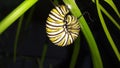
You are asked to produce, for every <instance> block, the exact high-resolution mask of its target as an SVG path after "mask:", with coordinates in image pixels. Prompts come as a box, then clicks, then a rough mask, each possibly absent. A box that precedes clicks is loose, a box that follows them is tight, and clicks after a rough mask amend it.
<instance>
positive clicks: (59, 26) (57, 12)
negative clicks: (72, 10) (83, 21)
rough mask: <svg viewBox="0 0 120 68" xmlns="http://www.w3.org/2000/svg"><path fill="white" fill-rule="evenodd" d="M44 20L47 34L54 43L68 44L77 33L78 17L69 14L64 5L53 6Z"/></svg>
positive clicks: (59, 44) (78, 27) (78, 26)
mask: <svg viewBox="0 0 120 68" xmlns="http://www.w3.org/2000/svg"><path fill="white" fill-rule="evenodd" d="M46 22H47V23H46V32H47V36H48V37H49V39H50V41H52V43H54V44H55V45H58V46H67V45H70V44H72V43H73V41H74V40H75V39H76V38H77V37H78V35H79V31H80V25H79V22H78V19H77V18H76V17H75V16H72V15H70V14H69V9H68V7H66V6H64V5H60V6H56V7H55V8H53V9H52V10H51V11H50V14H49V16H48V18H47V20H46Z"/></svg>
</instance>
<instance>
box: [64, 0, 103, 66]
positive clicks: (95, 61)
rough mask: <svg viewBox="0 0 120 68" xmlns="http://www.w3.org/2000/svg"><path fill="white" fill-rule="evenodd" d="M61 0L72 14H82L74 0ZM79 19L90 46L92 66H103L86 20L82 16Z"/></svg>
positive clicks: (77, 15)
mask: <svg viewBox="0 0 120 68" xmlns="http://www.w3.org/2000/svg"><path fill="white" fill-rule="evenodd" d="M63 1H64V3H65V4H66V5H67V6H70V7H71V8H70V11H71V13H72V14H73V15H74V16H76V17H79V16H80V15H81V14H82V13H81V12H80V10H79V8H78V7H77V5H76V3H75V1H74V0H63ZM79 21H80V26H81V30H82V32H83V34H84V35H85V38H86V40H87V42H88V44H89V47H90V52H91V56H92V60H93V67H94V68H103V64H102V60H101V56H100V54H99V50H98V48H97V44H96V42H95V40H94V37H93V35H92V32H91V30H90V28H89V26H88V25H87V22H86V21H85V19H84V17H81V18H80V19H79Z"/></svg>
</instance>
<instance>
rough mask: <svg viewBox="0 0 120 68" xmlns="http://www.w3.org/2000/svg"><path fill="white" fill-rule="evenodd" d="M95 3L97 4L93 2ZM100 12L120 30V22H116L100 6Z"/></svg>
mask: <svg viewBox="0 0 120 68" xmlns="http://www.w3.org/2000/svg"><path fill="white" fill-rule="evenodd" d="M93 3H95V2H94V1H93ZM99 7H100V10H101V11H102V12H103V13H104V14H105V15H106V16H107V17H108V18H109V19H110V20H111V21H112V23H113V24H114V25H115V26H116V27H117V28H118V29H119V30H120V25H119V24H118V22H116V20H115V19H114V18H113V17H112V16H111V15H110V14H109V13H108V12H107V11H106V10H105V9H104V7H103V6H102V5H101V4H99Z"/></svg>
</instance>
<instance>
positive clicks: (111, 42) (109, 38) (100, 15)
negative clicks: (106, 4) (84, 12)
mask: <svg viewBox="0 0 120 68" xmlns="http://www.w3.org/2000/svg"><path fill="white" fill-rule="evenodd" d="M96 5H97V11H98V16H99V18H100V21H101V24H102V27H103V29H104V32H105V34H106V36H107V39H108V40H109V43H110V44H111V47H112V48H113V51H114V52H115V54H116V56H117V58H118V60H119V61H120V53H119V51H118V49H117V47H116V45H115V43H114V41H113V39H112V37H111V35H110V33H109V31H108V29H107V26H106V24H105V21H104V18H103V16H102V13H101V11H100V5H99V0H96Z"/></svg>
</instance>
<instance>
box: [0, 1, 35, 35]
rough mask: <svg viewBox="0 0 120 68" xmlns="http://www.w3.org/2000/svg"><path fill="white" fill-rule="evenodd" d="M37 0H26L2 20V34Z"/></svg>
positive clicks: (0, 25) (0, 23) (0, 31)
mask: <svg viewBox="0 0 120 68" xmlns="http://www.w3.org/2000/svg"><path fill="white" fill-rule="evenodd" d="M36 2H37V0H25V1H23V2H22V3H21V4H20V5H19V6H18V7H17V8H16V9H14V10H13V11H12V12H11V13H10V14H9V15H7V16H6V17H5V18H4V19H3V20H2V21H1V22H0V34H2V33H3V32H4V31H5V30H6V29H7V28H8V27H9V26H10V25H11V24H12V23H13V22H14V21H15V20H17V19H18V18H19V17H20V16H21V15H22V14H24V13H25V12H26V11H27V10H28V9H29V8H30V7H31V6H33V5H34V4H35V3H36Z"/></svg>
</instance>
